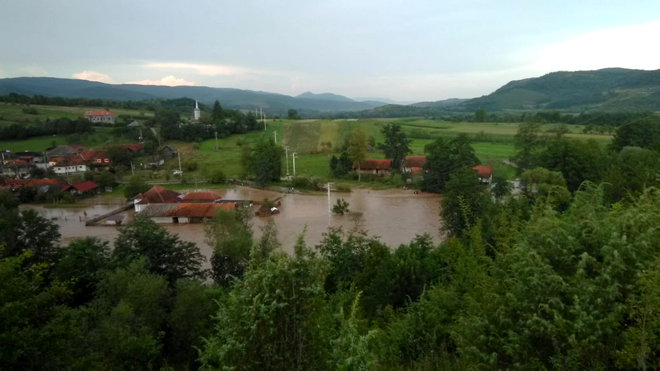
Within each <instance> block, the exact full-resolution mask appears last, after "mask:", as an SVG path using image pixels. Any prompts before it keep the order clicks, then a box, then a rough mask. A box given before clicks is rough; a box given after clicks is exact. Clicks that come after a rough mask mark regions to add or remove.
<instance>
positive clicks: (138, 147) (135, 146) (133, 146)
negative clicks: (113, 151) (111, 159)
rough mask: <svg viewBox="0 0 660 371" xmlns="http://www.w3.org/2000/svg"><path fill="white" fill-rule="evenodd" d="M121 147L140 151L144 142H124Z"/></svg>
mask: <svg viewBox="0 0 660 371" xmlns="http://www.w3.org/2000/svg"><path fill="white" fill-rule="evenodd" d="M122 147H124V148H126V149H128V150H131V151H133V152H140V151H141V150H142V147H144V143H135V144H124V145H122Z"/></svg>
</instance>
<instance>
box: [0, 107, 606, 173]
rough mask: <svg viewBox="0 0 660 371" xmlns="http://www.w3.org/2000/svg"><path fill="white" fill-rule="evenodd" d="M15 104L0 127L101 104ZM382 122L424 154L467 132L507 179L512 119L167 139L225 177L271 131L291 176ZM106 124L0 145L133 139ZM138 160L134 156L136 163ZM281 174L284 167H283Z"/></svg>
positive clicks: (36, 146)
mask: <svg viewBox="0 0 660 371" xmlns="http://www.w3.org/2000/svg"><path fill="white" fill-rule="evenodd" d="M23 107H24V106H20V105H12V104H6V103H0V126H2V125H11V124H14V123H19V124H29V125H35V121H37V120H45V119H47V118H49V119H56V118H59V117H66V118H70V119H75V118H77V117H80V116H82V115H83V113H84V112H85V111H87V110H90V109H99V108H102V107H95V108H90V107H54V106H38V105H33V106H31V107H33V108H36V109H37V114H36V115H31V114H26V113H24V112H23ZM112 112H114V113H116V114H117V115H129V116H133V117H136V118H138V120H140V118H146V117H149V116H151V115H152V113H151V112H141V111H137V110H125V109H112ZM388 123H397V124H399V125H401V127H402V129H403V131H404V132H405V133H406V134H408V136H409V137H410V138H411V139H412V143H411V149H412V151H413V154H417V155H422V154H424V147H425V146H426V145H427V144H429V143H431V142H433V141H434V140H435V139H436V138H447V139H451V138H452V137H455V136H456V135H458V134H459V133H467V134H468V135H469V136H470V138H471V139H472V141H473V147H474V149H475V152H476V154H477V156H478V157H479V159H480V160H481V162H482V163H483V164H485V165H491V166H494V167H495V171H496V172H498V173H503V174H505V175H506V176H507V177H512V176H513V174H514V170H513V168H512V167H510V166H509V165H506V164H505V163H504V162H503V160H506V159H508V158H510V157H511V156H513V154H514V153H515V149H514V146H513V142H514V136H515V134H516V132H517V130H518V125H519V124H517V123H467V122H444V121H434V120H429V119H424V118H415V117H409V118H400V119H359V120H314V119H311V120H298V121H291V120H277V121H269V122H268V125H267V129H266V130H265V131H259V132H252V133H248V134H244V135H233V136H231V137H228V138H224V139H219V140H218V142H217V146H218V149H217V150H216V149H215V146H216V141H215V140H214V139H211V140H206V141H204V142H202V143H201V145H200V146H199V148H198V149H195V147H194V146H193V145H192V143H185V142H177V141H170V142H167V144H172V145H174V146H176V147H178V148H179V149H180V150H181V161H182V163H186V162H189V161H194V162H196V163H197V164H198V169H197V170H196V171H193V172H186V176H187V177H191V178H192V177H196V176H201V175H203V174H205V173H208V172H210V171H213V170H215V169H222V171H223V172H224V173H225V174H226V175H227V176H228V177H231V178H237V177H240V174H241V167H240V156H241V150H242V148H244V147H246V146H250V144H251V143H253V142H255V141H257V140H258V139H259V138H261V137H262V136H264V135H267V136H268V137H270V138H273V137H274V136H275V133H277V142H278V144H282V145H283V146H288V147H289V174H291V175H293V161H292V157H291V154H292V153H296V154H297V156H296V175H303V176H318V177H327V176H328V161H329V158H330V156H332V154H338V153H339V152H340V149H341V148H343V147H344V146H345V144H346V143H345V142H346V140H347V138H348V137H349V136H350V134H351V132H352V131H353V130H355V129H357V128H362V129H363V130H365V131H366V133H367V135H368V136H369V137H373V139H374V140H375V141H376V142H383V140H384V138H383V135H382V133H381V129H382V128H383V126H384V125H386V124H388ZM554 126H555V125H544V127H543V130H544V131H548V130H551V129H552V128H553V127H554ZM583 128H584V127H583V126H580V125H572V126H569V129H570V133H569V134H567V136H569V137H572V138H577V139H584V140H587V139H595V140H597V141H598V142H600V143H602V144H606V143H608V142H609V141H610V140H611V136H610V135H598V134H583V133H582V129H583ZM111 130H112V129H111V128H108V127H95V132H94V133H93V134H86V135H76V134H74V135H67V136H63V135H54V136H49V137H37V138H30V139H27V140H23V141H3V140H2V138H0V149H6V150H10V151H12V152H20V151H42V150H44V149H46V148H48V147H50V146H51V145H52V144H53V143H55V144H58V145H61V144H82V145H85V146H86V147H87V148H103V147H107V146H109V145H112V144H125V143H131V142H134V141H131V140H125V139H123V138H114V137H113V136H112V134H111ZM368 157H370V158H383V154H382V153H380V152H378V151H373V152H370V153H369V154H368ZM142 160H143V159H138V162H140V161H142ZM176 168H178V160H177V159H176V158H173V159H168V160H167V162H166V164H165V169H167V170H171V169H176ZM283 174H286V166H284V168H283Z"/></svg>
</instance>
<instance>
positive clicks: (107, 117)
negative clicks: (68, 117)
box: [85, 110, 115, 124]
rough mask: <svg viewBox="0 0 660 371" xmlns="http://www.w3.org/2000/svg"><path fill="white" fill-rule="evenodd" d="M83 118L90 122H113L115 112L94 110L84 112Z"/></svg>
mask: <svg viewBox="0 0 660 371" xmlns="http://www.w3.org/2000/svg"><path fill="white" fill-rule="evenodd" d="M85 118H86V119H87V120H89V121H91V122H103V123H107V124H114V123H115V114H114V113H112V112H110V111H106V110H94V111H87V112H85Z"/></svg>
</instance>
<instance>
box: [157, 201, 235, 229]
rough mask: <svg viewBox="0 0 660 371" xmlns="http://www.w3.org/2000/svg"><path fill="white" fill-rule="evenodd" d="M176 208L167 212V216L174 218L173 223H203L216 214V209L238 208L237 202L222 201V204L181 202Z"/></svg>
mask: <svg viewBox="0 0 660 371" xmlns="http://www.w3.org/2000/svg"><path fill="white" fill-rule="evenodd" d="M176 206H177V207H176V209H174V208H173V209H171V210H169V211H168V212H167V216H168V217H171V218H172V223H175V224H176V223H201V222H203V221H204V219H211V218H213V216H214V215H215V211H216V210H218V209H221V210H236V203H234V202H232V203H221V204H189V203H180V204H178V205H176Z"/></svg>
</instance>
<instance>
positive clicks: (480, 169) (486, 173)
mask: <svg viewBox="0 0 660 371" xmlns="http://www.w3.org/2000/svg"><path fill="white" fill-rule="evenodd" d="M472 170H474V171H476V172H477V175H478V176H479V178H488V177H490V176H491V175H493V167H492V166H483V165H477V166H475V167H473V168H472Z"/></svg>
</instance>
